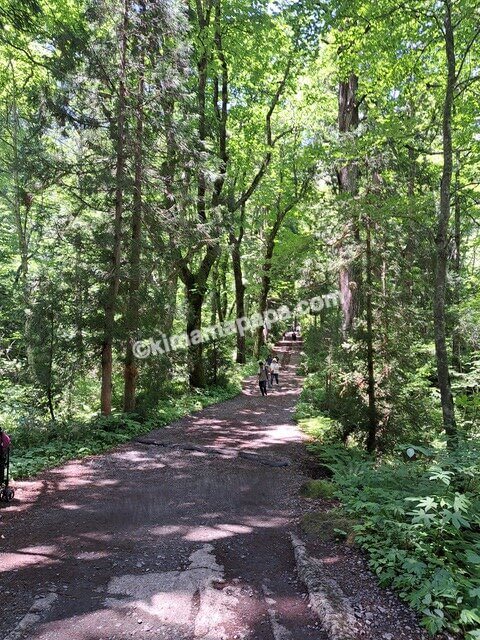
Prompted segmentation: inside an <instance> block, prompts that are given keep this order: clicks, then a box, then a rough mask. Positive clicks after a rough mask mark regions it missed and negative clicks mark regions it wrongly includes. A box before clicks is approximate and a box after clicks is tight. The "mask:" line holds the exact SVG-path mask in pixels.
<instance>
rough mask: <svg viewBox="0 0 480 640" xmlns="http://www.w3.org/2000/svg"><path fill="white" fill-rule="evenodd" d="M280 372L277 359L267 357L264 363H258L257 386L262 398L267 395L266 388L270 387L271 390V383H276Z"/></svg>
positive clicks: (270, 356)
mask: <svg viewBox="0 0 480 640" xmlns="http://www.w3.org/2000/svg"><path fill="white" fill-rule="evenodd" d="M279 371H280V364H279V362H278V358H276V357H273V356H272V355H269V356H268V357H267V359H266V360H265V362H263V361H262V360H260V362H259V363H258V386H259V387H260V391H261V393H262V396H266V395H268V392H267V387H268V386H270V388H271V389H273V383H274V382H276V383H277V385H278V384H279V383H278V372H279Z"/></svg>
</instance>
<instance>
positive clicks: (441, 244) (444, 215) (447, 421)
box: [433, 0, 457, 446]
mask: <svg viewBox="0 0 480 640" xmlns="http://www.w3.org/2000/svg"><path fill="white" fill-rule="evenodd" d="M444 6H445V20H444V36H445V53H446V57H447V82H446V87H445V100H444V105H443V124H442V139H443V171H442V179H441V184H440V207H439V212H438V221H437V234H436V238H435V246H436V269H435V290H434V302H433V313H434V327H435V353H436V359H437V376H438V386H439V388H440V398H441V404H442V416H443V426H444V429H445V433H446V435H447V441H448V444H449V445H450V446H454V444H455V441H456V436H457V428H456V423H455V410H454V404H453V396H452V389H451V385H450V371H449V364H448V352H447V341H446V331H445V293H446V280H447V265H448V245H449V238H448V224H449V219H450V197H451V184H452V171H453V151H452V109H453V100H454V90H455V82H456V78H455V46H454V39H453V25H452V16H451V4H450V0H445V2H444Z"/></svg>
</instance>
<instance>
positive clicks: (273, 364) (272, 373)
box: [270, 358, 280, 387]
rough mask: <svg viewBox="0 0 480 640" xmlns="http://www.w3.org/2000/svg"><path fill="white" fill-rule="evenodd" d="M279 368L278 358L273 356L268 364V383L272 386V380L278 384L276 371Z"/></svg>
mask: <svg viewBox="0 0 480 640" xmlns="http://www.w3.org/2000/svg"><path fill="white" fill-rule="evenodd" d="M279 370H280V365H279V364H278V358H274V359H273V360H272V362H271V364H270V384H271V385H272V387H273V381H274V380H275V382H276V383H277V384H278V372H279Z"/></svg>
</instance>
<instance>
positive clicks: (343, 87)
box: [337, 74, 360, 337]
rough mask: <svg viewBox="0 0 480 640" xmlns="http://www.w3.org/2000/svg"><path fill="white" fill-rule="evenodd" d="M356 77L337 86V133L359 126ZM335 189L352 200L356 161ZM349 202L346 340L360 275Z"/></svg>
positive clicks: (344, 260)
mask: <svg viewBox="0 0 480 640" xmlns="http://www.w3.org/2000/svg"><path fill="white" fill-rule="evenodd" d="M357 89H358V78H357V76H356V75H355V74H351V75H350V77H349V78H348V80H345V81H343V82H340V84H339V87H338V130H339V132H340V133H347V132H351V131H354V130H355V129H356V128H357V127H358V122H359V118H358V104H357ZM337 179H338V188H339V191H340V194H344V195H347V196H348V195H349V196H351V197H352V198H353V196H355V195H356V194H357V191H358V167H357V165H356V163H355V162H351V161H350V162H347V164H346V165H345V166H343V167H341V168H340V169H339V170H338V171H337ZM351 207H352V202H351V201H348V202H347V203H346V209H347V211H348V214H347V216H346V225H347V229H348V230H349V231H350V229H351V230H352V232H351V233H348V235H349V236H350V238H347V241H346V242H344V241H342V245H341V246H340V248H339V254H340V259H341V266H340V273H339V286H340V298H341V307H342V313H343V322H342V332H343V334H344V336H345V337H346V336H347V335H348V333H349V331H350V329H351V327H352V325H353V321H354V318H355V315H356V314H357V312H358V308H357V307H358V287H359V273H358V268H357V266H356V264H355V260H354V258H353V257H352V255H351V244H352V242H351V240H352V239H353V240H354V241H355V242H358V241H359V238H360V233H359V229H358V223H357V222H356V220H355V219H354V218H353V217H352V216H351Z"/></svg>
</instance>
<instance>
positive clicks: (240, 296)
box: [230, 226, 247, 364]
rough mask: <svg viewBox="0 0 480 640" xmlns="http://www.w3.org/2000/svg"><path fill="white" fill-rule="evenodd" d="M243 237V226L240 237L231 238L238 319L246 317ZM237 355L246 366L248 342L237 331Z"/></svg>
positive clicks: (237, 359) (238, 359) (237, 358)
mask: <svg viewBox="0 0 480 640" xmlns="http://www.w3.org/2000/svg"><path fill="white" fill-rule="evenodd" d="M242 237H243V226H242V228H241V231H240V236H239V237H238V238H235V236H233V234H232V235H231V236H230V244H231V247H232V268H233V278H234V281H235V313H236V316H237V318H243V317H245V285H244V284H243V270H242V255H241V243H242ZM236 340H237V344H236V347H237V349H236V350H237V353H236V362H238V363H239V364H245V362H246V361H247V353H246V341H245V335H244V334H243V332H242V333H240V332H239V331H237V333H236Z"/></svg>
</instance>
